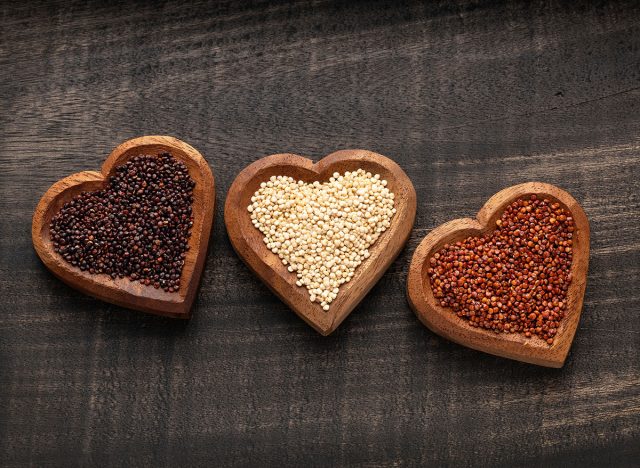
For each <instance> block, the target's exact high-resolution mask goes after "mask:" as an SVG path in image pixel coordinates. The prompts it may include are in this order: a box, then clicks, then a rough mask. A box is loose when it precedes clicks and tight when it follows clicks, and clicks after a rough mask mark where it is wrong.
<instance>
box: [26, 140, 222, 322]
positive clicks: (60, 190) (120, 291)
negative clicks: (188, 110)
mask: <svg viewBox="0 0 640 468" xmlns="http://www.w3.org/2000/svg"><path fill="white" fill-rule="evenodd" d="M163 151H167V152H169V153H171V155H172V156H173V157H174V158H176V159H178V160H179V161H182V162H183V163H184V164H185V165H186V166H187V169H188V171H189V175H190V176H191V178H192V179H193V180H194V182H195V184H196V185H195V187H194V189H193V207H192V208H193V228H192V230H191V237H190V238H189V250H188V251H187V256H186V257H185V262H184V266H183V268H182V275H181V276H180V289H179V290H178V291H176V292H173V293H169V292H166V291H164V290H162V289H155V288H154V287H153V286H144V285H142V284H140V283H139V282H135V281H131V280H129V279H128V278H116V279H112V278H111V277H110V276H109V275H106V274H90V273H89V272H86V271H81V270H80V268H77V267H74V266H72V265H70V264H69V263H67V262H66V261H65V260H64V259H63V258H62V257H61V256H60V255H59V254H57V253H56V252H55V251H54V250H53V245H52V243H51V239H50V233H49V227H50V223H51V218H52V217H53V216H54V215H55V214H56V213H57V212H58V211H59V210H60V209H61V208H62V206H63V205H64V204H65V203H66V202H68V201H70V200H71V199H72V198H73V197H74V196H75V195H78V194H79V193H81V192H86V191H96V190H100V189H102V188H104V187H105V186H106V182H107V178H108V177H109V176H111V175H113V174H114V172H115V169H116V167H117V166H120V165H122V164H124V163H125V162H127V161H128V160H129V159H131V158H133V157H135V156H138V155H141V154H150V155H155V154H158V153H160V152H163ZM214 204H215V186H214V180H213V174H212V172H211V169H210V168H209V165H208V164H207V161H205V159H204V158H203V157H202V155H201V154H200V153H199V152H198V151H197V150H196V149H195V148H193V147H192V146H190V145H188V144H187V143H185V142H183V141H180V140H178V139H176V138H173V137H169V136H143V137H140V138H134V139H132V140H129V141H126V142H124V143H122V144H121V145H120V146H118V147H117V148H116V149H114V150H113V151H112V152H111V154H110V155H109V156H108V157H107V159H106V160H105V162H104V164H103V165H102V170H101V171H100V172H97V171H84V172H78V173H76V174H72V175H70V176H68V177H65V178H64V179H62V180H60V181H58V182H56V183H55V184H53V185H52V186H51V187H50V188H49V190H47V192H46V193H45V194H44V195H43V197H42V199H41V200H40V203H38V206H37V207H36V210H35V212H34V214H33V224H32V229H31V235H32V238H33V246H34V248H35V250H36V252H37V253H38V256H39V257H40V259H41V260H42V261H43V263H44V264H45V266H46V267H47V268H49V270H51V271H52V272H53V274H54V275H56V276H57V277H58V278H60V279H61V280H62V281H64V282H65V283H67V284H68V285H69V286H71V287H73V288H76V289H78V290H80V291H82V292H83V293H85V294H89V295H91V296H94V297H97V298H98V299H102V300H104V301H107V302H111V303H113V304H117V305H120V306H123V307H128V308H130V309H137V310H141V311H144V312H150V313H153V314H158V315H165V316H169V317H176V318H189V317H190V316H191V305H192V303H193V300H194V298H195V295H196V291H197V289H198V284H199V282H200V276H201V273H202V268H203V266H204V261H205V258H206V256H207V249H208V246H209V234H210V233H211V225H212V222H213V215H214Z"/></svg>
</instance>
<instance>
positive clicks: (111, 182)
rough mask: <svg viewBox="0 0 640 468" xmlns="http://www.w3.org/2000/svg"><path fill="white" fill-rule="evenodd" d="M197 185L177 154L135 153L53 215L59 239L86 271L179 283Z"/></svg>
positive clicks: (57, 244) (170, 286)
mask: <svg viewBox="0 0 640 468" xmlns="http://www.w3.org/2000/svg"><path fill="white" fill-rule="evenodd" d="M194 186H195V182H194V181H193V180H192V179H191V177H190V176H189V172H188V170H187V167H186V166H185V165H184V164H183V163H182V162H180V161H178V160H176V159H174V158H173V157H172V156H171V154H169V153H160V154H158V155H157V156H148V155H140V156H136V157H134V158H132V159H130V160H129V161H128V162H126V163H125V164H123V165H121V166H118V167H117V168H116V171H115V174H114V175H112V176H111V177H109V179H108V185H107V188H105V189H103V190H98V191H96V192H83V193H81V194H79V195H77V196H75V197H74V198H73V199H72V200H71V201H69V202H67V203H66V204H65V205H64V206H63V207H62V209H61V210H60V211H59V212H58V213H57V214H56V215H55V216H54V217H53V218H52V219H51V225H50V232H51V240H52V242H53V247H54V249H55V251H56V252H57V253H59V254H60V255H61V256H62V258H64V259H65V260H66V261H67V262H68V263H70V264H71V265H73V266H76V267H78V268H80V269H81V270H82V271H88V272H89V273H92V274H107V275H110V276H111V277H112V278H124V277H126V278H129V279H130V280H132V281H139V282H140V283H142V284H145V285H147V286H153V287H155V288H162V289H164V290H165V291H168V292H174V291H177V290H178V288H179V287H180V274H181V272H182V267H183V265H184V258H185V256H186V252H187V250H188V249H189V246H188V241H189V237H190V236H191V228H192V227H193V212H192V208H191V205H192V203H193V188H194Z"/></svg>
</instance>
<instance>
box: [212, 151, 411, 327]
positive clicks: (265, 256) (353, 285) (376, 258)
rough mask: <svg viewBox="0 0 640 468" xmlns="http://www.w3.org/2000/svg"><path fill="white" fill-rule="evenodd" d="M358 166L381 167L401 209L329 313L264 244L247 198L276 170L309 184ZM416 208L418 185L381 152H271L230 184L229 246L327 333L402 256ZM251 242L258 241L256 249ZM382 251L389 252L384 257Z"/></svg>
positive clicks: (299, 310) (369, 168) (227, 203)
mask: <svg viewBox="0 0 640 468" xmlns="http://www.w3.org/2000/svg"><path fill="white" fill-rule="evenodd" d="M360 167H362V168H365V169H367V170H368V171H370V172H372V173H374V170H373V169H372V168H374V167H377V168H378V169H379V170H377V171H376V172H378V173H380V175H381V178H386V179H387V181H388V184H389V187H390V190H392V191H393V192H394V194H395V199H396V203H395V207H396V210H397V212H396V214H395V215H394V217H393V218H392V220H391V227H390V228H389V229H387V230H386V231H385V232H384V233H383V234H382V235H381V236H380V238H379V239H378V240H377V241H376V242H375V243H374V244H373V245H372V246H371V248H370V249H369V251H370V252H371V255H370V257H369V258H368V259H367V260H365V261H364V262H363V263H362V264H361V265H360V266H359V267H358V268H357V269H356V271H355V274H354V277H353V279H352V280H351V281H350V282H349V283H346V284H345V285H342V286H341V287H340V292H339V293H338V297H337V298H336V299H335V300H334V302H333V303H332V304H331V308H330V310H329V311H327V312H325V311H323V310H322V308H321V307H320V306H319V305H318V304H312V303H311V302H310V301H309V299H308V293H307V290H306V288H304V287H298V286H296V285H295V280H296V276H295V274H294V273H291V272H288V271H287V269H286V268H287V267H286V266H284V265H283V264H282V262H281V261H280V259H279V258H278V256H277V255H275V254H273V253H272V252H271V251H269V250H268V249H267V247H266V246H265V245H264V242H263V241H262V234H261V233H260V231H258V230H257V229H256V228H255V227H254V226H253V225H252V224H251V222H250V216H249V213H248V211H247V206H248V203H247V202H246V201H247V200H249V199H250V197H251V196H252V195H253V193H255V190H254V189H255V188H256V187H257V186H258V185H259V183H260V182H263V181H265V180H268V178H269V177H270V176H271V175H276V173H277V175H287V176H292V177H294V178H295V179H296V180H304V181H305V182H312V181H315V180H318V181H321V182H322V181H326V180H328V179H329V178H330V177H331V175H332V174H333V172H336V171H337V172H340V173H344V172H345V171H348V170H355V169H357V168H360ZM338 169H340V170H338ZM382 173H384V174H385V175H383V174H382ZM401 206H402V210H401V209H400V207H401ZM416 206H417V202H416V193H415V189H414V187H413V184H412V183H411V180H410V179H409V177H408V176H407V175H406V174H405V172H404V171H403V170H402V169H401V168H400V166H398V165H397V164H396V163H395V162H394V161H392V160H391V159H389V158H387V157H385V156H383V155H381V154H378V153H374V152H372V151H368V150H362V149H351V150H340V151H336V152H333V153H331V154H329V155H327V156H325V157H323V158H322V159H320V160H319V161H318V162H317V163H314V162H313V161H312V160H311V159H309V158H306V157H303V156H299V155H296V154H292V153H279V154H273V155H270V156H265V157H263V158H261V159H259V160H257V161H255V162H253V163H252V164H250V165H249V166H247V167H245V168H244V169H243V170H242V171H241V172H240V173H239V174H238V176H237V177H236V179H235V180H234V182H233V184H232V185H231V187H230V188H229V191H228V193H227V199H226V202H225V210H224V216H225V224H226V227H227V233H228V235H229V239H230V240H231V244H232V246H233V248H234V250H235V251H236V253H238V255H239V256H240V258H241V259H242V260H243V261H244V263H245V264H247V266H248V267H249V268H250V269H251V270H252V271H253V272H254V273H255V274H256V275H257V276H258V277H259V278H260V279H261V280H262V281H263V282H264V283H265V284H266V285H267V287H269V289H271V291H272V292H274V293H275V294H276V295H277V296H278V297H279V298H280V299H281V300H282V301H283V302H285V303H286V304H287V305H288V306H289V307H290V308H291V309H292V310H293V311H294V312H295V313H296V314H297V315H298V316H300V317H301V318H302V319H303V320H304V321H305V322H307V323H308V324H309V325H310V326H312V327H313V328H314V329H315V330H316V331H318V332H319V333H320V334H322V335H328V334H330V333H331V332H333V331H334V330H335V329H336V328H337V327H338V326H339V325H340V323H342V321H343V320H344V319H345V318H346V317H347V316H348V315H349V313H350V312H351V311H352V310H353V309H354V308H355V307H356V306H357V305H358V303H359V302H360V301H361V300H362V298H363V297H364V296H365V295H366V294H367V293H368V292H369V290H370V289H371V288H372V287H373V285H375V284H376V283H377V281H378V280H379V279H380V277H381V276H382V275H383V273H384V272H385V271H386V270H387V268H388V267H389V266H390V265H391V263H392V262H393V260H394V259H395V258H396V257H397V256H398V254H399V253H400V251H401V250H402V248H403V246H404V245H405V243H406V242H407V240H408V239H409V235H410V234H411V229H412V227H413V223H414V221H415V213H416ZM258 241H259V242H258ZM252 245H256V249H254V248H253V247H252ZM385 249H387V250H386V251H385ZM245 253H246V254H245ZM384 253H386V255H381V254H384ZM367 275H369V276H367Z"/></svg>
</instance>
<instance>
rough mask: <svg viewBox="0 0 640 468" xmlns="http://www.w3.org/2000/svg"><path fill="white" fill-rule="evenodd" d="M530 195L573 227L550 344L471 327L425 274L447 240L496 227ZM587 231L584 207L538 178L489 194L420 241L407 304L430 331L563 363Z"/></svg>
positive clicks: (585, 262) (518, 356)
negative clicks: (567, 276)
mask: <svg viewBox="0 0 640 468" xmlns="http://www.w3.org/2000/svg"><path fill="white" fill-rule="evenodd" d="M531 195H537V196H538V198H540V199H548V200H551V201H552V202H554V203H559V204H560V205H561V206H562V207H563V208H564V209H565V210H567V211H568V212H569V213H571V216H572V217H573V219H574V222H575V228H576V229H575V231H574V232H573V237H572V241H573V244H572V248H573V259H572V262H571V276H572V277H573V279H572V280H571V284H570V286H569V289H568V290H567V296H566V303H567V308H566V315H565V318H564V319H563V320H562V322H561V323H560V327H559V328H558V334H557V335H556V336H555V339H554V342H553V344H552V345H551V346H549V345H548V344H547V343H546V342H545V341H544V340H543V339H542V338H540V337H538V336H532V337H531V338H525V337H524V336H523V335H522V334H520V333H515V334H498V335H496V334H495V333H494V332H492V331H489V330H485V329H482V328H474V327H472V326H471V325H469V322H468V321H467V320H463V319H462V318H460V317H458V316H456V315H455V313H453V312H452V310H451V309H450V308H448V307H441V306H440V302H439V301H438V300H437V299H436V298H435V297H434V295H433V290H432V288H431V282H430V281H429V278H428V274H427V269H428V268H429V260H430V259H431V257H433V255H435V254H436V253H437V252H438V251H440V250H441V249H442V248H443V247H444V245H445V244H453V243H456V242H459V241H462V240H464V239H466V238H468V237H473V236H475V237H478V236H482V235H484V234H489V233H492V232H493V231H495V229H496V221H497V220H498V219H500V217H501V216H502V214H503V212H504V210H505V209H506V208H507V207H508V206H509V205H510V204H511V203H513V202H514V201H516V200H518V199H521V198H524V197H530V196H531ZM589 232H590V231H589V220H588V219H587V216H586V214H585V212H584V210H583V209H582V207H581V206H580V204H579V203H578V202H577V201H576V200H575V199H574V198H573V197H572V196H571V195H569V194H568V193H567V192H565V191H564V190H562V189H560V188H558V187H555V186H553V185H551V184H545V183H541V182H525V183H523V184H518V185H515V186H513V187H507V188H506V189H503V190H501V191H500V192H498V193H496V194H495V195H494V196H492V197H491V198H490V199H489V200H488V201H487V202H486V203H485V204H484V205H483V206H482V208H481V209H480V211H478V214H477V215H476V217H475V219H471V218H460V219H454V220H452V221H448V222H446V223H444V224H442V225H440V226H438V227H437V228H435V229H434V230H433V231H431V232H430V233H429V234H428V235H427V236H426V237H425V238H424V239H423V240H422V242H420V244H419V245H418V247H417V248H416V250H415V252H414V253H413V258H412V259H411V265H410V266H409V272H408V275H407V298H408V300H409V304H410V305H411V307H412V308H413V310H414V312H415V313H416V315H417V316H418V318H419V319H420V321H421V322H422V323H424V324H425V325H426V326H427V327H429V329H430V330H432V331H433V332H434V333H437V334H438V335H441V336H444V337H445V338H447V339H450V340H451V341H455V342H456V343H459V344H461V345H463V346H468V347H470V348H473V349H477V350H479V351H484V352H486V353H490V354H495V355H496V356H502V357H506V358H509V359H515V360H518V361H523V362H529V363H531V364H537V365H539V366H547V367H562V366H563V364H564V362H565V360H566V359H567V355H568V354H569V349H570V348H571V344H572V343H573V337H574V335H575V333H576V329H577V328H578V322H580V314H581V313H582V304H583V301H584V291H585V287H586V285H587V270H588V268H589V239H590V237H589V236H590V235H589Z"/></svg>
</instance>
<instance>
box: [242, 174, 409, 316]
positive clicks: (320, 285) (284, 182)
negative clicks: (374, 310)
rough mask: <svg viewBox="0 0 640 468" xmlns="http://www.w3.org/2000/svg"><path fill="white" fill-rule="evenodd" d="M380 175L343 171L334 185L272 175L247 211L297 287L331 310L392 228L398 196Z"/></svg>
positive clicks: (332, 182) (334, 177)
mask: <svg viewBox="0 0 640 468" xmlns="http://www.w3.org/2000/svg"><path fill="white" fill-rule="evenodd" d="M386 185H387V181H386V180H381V179H380V175H378V174H376V175H372V174H371V173H370V172H366V171H364V170H363V169H358V170H356V171H353V172H345V173H344V175H340V174H338V173H337V172H336V173H334V174H333V177H331V178H330V179H329V181H328V182H324V183H320V182H317V181H316V182H313V183H312V184H307V183H305V182H303V181H296V180H294V179H293V178H291V177H286V176H272V177H271V178H270V179H269V181H268V182H262V183H261V184H260V188H259V189H258V191H257V192H256V193H255V194H254V196H253V197H251V205H249V207H248V208H247V209H248V211H249V212H250V213H251V221H252V222H253V225H254V226H255V227H256V228H258V229H259V230H260V232H262V234H263V235H264V239H263V240H264V243H265V244H266V245H267V248H269V249H270V250H271V251H272V252H273V253H274V254H276V255H278V256H279V257H280V259H281V260H282V263H283V264H284V265H288V270H289V271H290V272H295V273H296V275H297V281H296V285H298V286H305V287H306V288H307V290H308V291H309V299H310V300H311V302H317V303H319V304H320V306H321V307H322V308H323V309H324V310H325V311H326V310H329V304H331V302H332V301H333V300H334V299H335V298H336V296H337V295H338V292H339V287H340V285H342V284H344V283H346V282H348V281H349V280H351V278H353V275H354V272H355V269H356V268H357V267H358V266H359V265H360V264H361V263H362V262H363V261H364V260H365V259H367V258H368V257H369V247H370V246H371V245H372V244H373V243H374V242H375V241H376V240H377V239H378V237H380V234H382V233H383V232H384V231H385V230H386V229H387V228H388V227H389V226H390V225H391V218H392V217H393V215H394V214H395V212H396V209H395V208H394V194H393V193H392V192H391V191H389V189H388V188H387V187H386Z"/></svg>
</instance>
